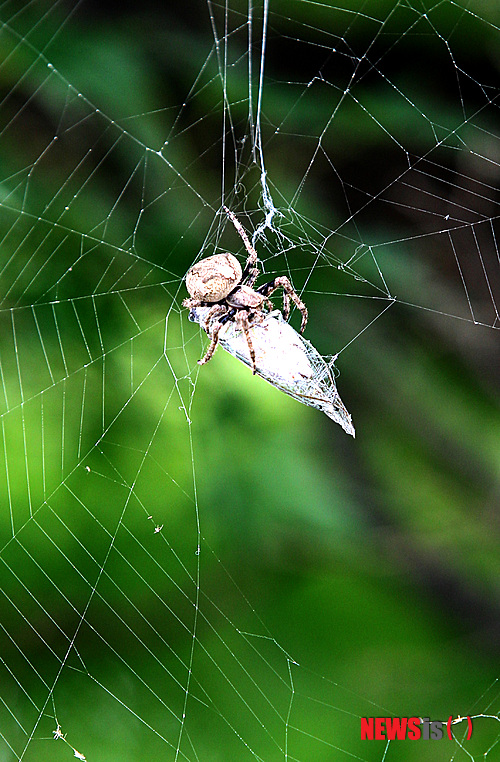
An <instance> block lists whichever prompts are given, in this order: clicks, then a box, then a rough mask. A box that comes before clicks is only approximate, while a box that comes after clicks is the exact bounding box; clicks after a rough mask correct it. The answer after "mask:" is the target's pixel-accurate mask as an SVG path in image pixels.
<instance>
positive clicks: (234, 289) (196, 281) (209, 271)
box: [182, 206, 307, 374]
mask: <svg viewBox="0 0 500 762" xmlns="http://www.w3.org/2000/svg"><path fill="white" fill-rule="evenodd" d="M223 209H224V211H225V212H226V214H227V216H228V217H229V219H230V220H231V222H232V223H233V225H234V227H235V228H236V231H237V232H238V233H239V235H240V237H241V239H242V241H243V243H244V244H245V248H246V250H247V252H248V257H247V261H246V262H245V266H244V268H243V269H242V267H241V265H240V263H239V262H238V260H237V259H236V257H235V256H233V254H229V253H224V254H214V255H213V256H211V257H206V258H205V259H202V260H200V262H198V263H197V264H195V265H193V266H192V267H191V268H190V269H189V270H188V272H187V273H186V288H187V290H188V292H189V296H190V298H189V299H184V301H183V302H182V304H183V306H184V307H188V308H189V309H192V308H193V307H211V309H210V311H209V312H208V314H207V316H206V318H205V320H204V323H203V327H204V329H205V330H206V332H207V333H208V334H209V336H210V339H211V341H210V344H209V347H208V349H207V351H206V353H205V355H204V357H202V359H201V360H198V364H199V365H204V364H205V363H207V362H208V361H209V360H210V359H211V358H212V356H213V354H214V352H215V350H216V349H217V344H218V342H219V331H220V329H221V328H222V326H223V325H224V324H225V323H227V322H228V320H233V321H234V322H235V323H236V325H237V326H238V327H239V328H241V330H242V331H243V332H244V334H245V338H246V340H247V344H248V352H249V354H250V360H251V364H252V373H254V374H255V373H256V372H257V367H256V364H255V351H254V348H253V345H252V339H251V337H250V328H251V327H252V325H254V324H255V323H261V322H262V321H263V320H264V318H265V317H266V315H267V312H266V311H265V309H264V308H267V309H269V310H273V309H274V305H273V303H272V302H271V301H270V299H269V297H270V296H271V294H272V293H273V292H274V291H276V290H277V289H279V288H282V289H283V317H284V318H285V320H288V318H289V315H290V299H291V300H292V302H293V303H294V304H295V306H296V307H297V309H299V310H300V312H301V313H302V324H301V327H300V330H301V332H302V331H303V330H304V328H305V327H306V323H307V307H306V306H305V304H304V303H303V302H301V300H300V299H299V297H298V296H297V294H296V293H295V291H294V290H293V287H292V284H291V283H290V281H289V280H288V278H286V277H285V276H279V277H277V278H274V279H273V280H271V281H269V283H265V284H264V285H263V286H259V288H256V289H254V288H253V286H254V284H255V281H256V280H257V278H258V276H259V269H258V267H256V263H257V252H256V251H255V249H254V247H253V246H252V244H251V243H250V241H249V240H248V236H247V234H246V232H245V230H244V228H243V226H242V225H241V223H240V222H239V221H238V220H237V219H236V217H235V215H234V214H233V212H231V211H230V210H229V209H228V208H227V207H226V206H224V207H223ZM212 305H213V306H212ZM214 318H217V319H216V320H214ZM211 321H213V322H211Z"/></svg>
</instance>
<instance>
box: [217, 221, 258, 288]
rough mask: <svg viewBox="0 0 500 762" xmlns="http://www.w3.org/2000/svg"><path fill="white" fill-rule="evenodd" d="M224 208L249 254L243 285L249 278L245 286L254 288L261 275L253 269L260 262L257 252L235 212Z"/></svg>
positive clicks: (244, 269)
mask: <svg viewBox="0 0 500 762" xmlns="http://www.w3.org/2000/svg"><path fill="white" fill-rule="evenodd" d="M222 208H223V209H224V211H225V213H226V214H227V216H228V217H229V219H230V220H231V222H232V223H233V225H234V227H235V228H236V232H237V233H238V234H239V236H240V238H241V240H242V241H243V243H244V244H245V249H246V250H247V252H248V257H247V261H246V262H245V267H244V268H243V276H242V283H243V282H244V281H245V278H248V281H247V282H246V284H245V285H247V286H250V287H252V286H253V284H254V283H255V281H256V280H257V276H258V274H259V270H258V269H257V268H256V267H253V265H255V264H256V262H257V260H258V256H257V252H256V251H255V249H254V247H253V246H252V244H251V243H250V241H249V238H248V236H247V234H246V232H245V228H244V227H243V225H242V224H241V222H240V221H239V220H238V219H237V217H236V215H235V214H233V212H232V211H231V210H230V209H228V208H227V206H223V207H222Z"/></svg>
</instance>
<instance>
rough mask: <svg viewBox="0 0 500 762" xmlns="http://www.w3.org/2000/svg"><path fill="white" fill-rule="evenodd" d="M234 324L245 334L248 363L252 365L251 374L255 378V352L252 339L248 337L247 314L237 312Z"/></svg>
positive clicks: (241, 311)
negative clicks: (248, 356)
mask: <svg viewBox="0 0 500 762" xmlns="http://www.w3.org/2000/svg"><path fill="white" fill-rule="evenodd" d="M236 322H237V324H238V326H240V327H241V328H242V329H243V332H244V334H245V338H246V340H247V344H248V353H249V355H250V362H251V364H252V373H253V375H254V376H255V374H256V373H257V366H256V364H255V350H254V348H253V344H252V339H251V337H250V330H249V329H250V324H249V322H248V317H247V314H246V312H245V311H244V310H239V311H238V312H237V313H236Z"/></svg>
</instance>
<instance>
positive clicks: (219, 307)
mask: <svg viewBox="0 0 500 762" xmlns="http://www.w3.org/2000/svg"><path fill="white" fill-rule="evenodd" d="M224 312H227V307H225V306H224V305H223V304H215V305H214V306H213V307H212V309H211V310H209V311H208V313H207V316H206V318H205V320H204V321H203V328H204V329H205V331H206V332H207V333H208V331H209V328H210V322H211V321H212V320H213V318H214V317H215V316H216V315H222V314H223V313H224ZM221 325H222V323H221Z"/></svg>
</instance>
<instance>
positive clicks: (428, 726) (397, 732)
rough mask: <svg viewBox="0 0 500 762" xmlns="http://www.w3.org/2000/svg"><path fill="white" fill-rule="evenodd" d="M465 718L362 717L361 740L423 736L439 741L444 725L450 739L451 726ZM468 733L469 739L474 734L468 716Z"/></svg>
mask: <svg viewBox="0 0 500 762" xmlns="http://www.w3.org/2000/svg"><path fill="white" fill-rule="evenodd" d="M463 719H465V718H462V717H460V718H457V720H453V718H452V717H451V716H450V717H449V718H448V722H441V721H440V720H430V719H429V717H362V718H361V740H362V741H396V740H400V741H402V740H410V741H417V740H418V739H419V738H422V739H424V740H426V741H429V740H431V741H437V740H439V739H440V738H443V736H444V727H446V731H447V735H448V738H449V739H450V741H451V740H452V738H453V735H452V732H451V726H452V724H454V723H455V722H458V721H461V720H463ZM467 724H468V733H467V740H469V738H470V737H471V735H472V720H471V718H470V717H467Z"/></svg>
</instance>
